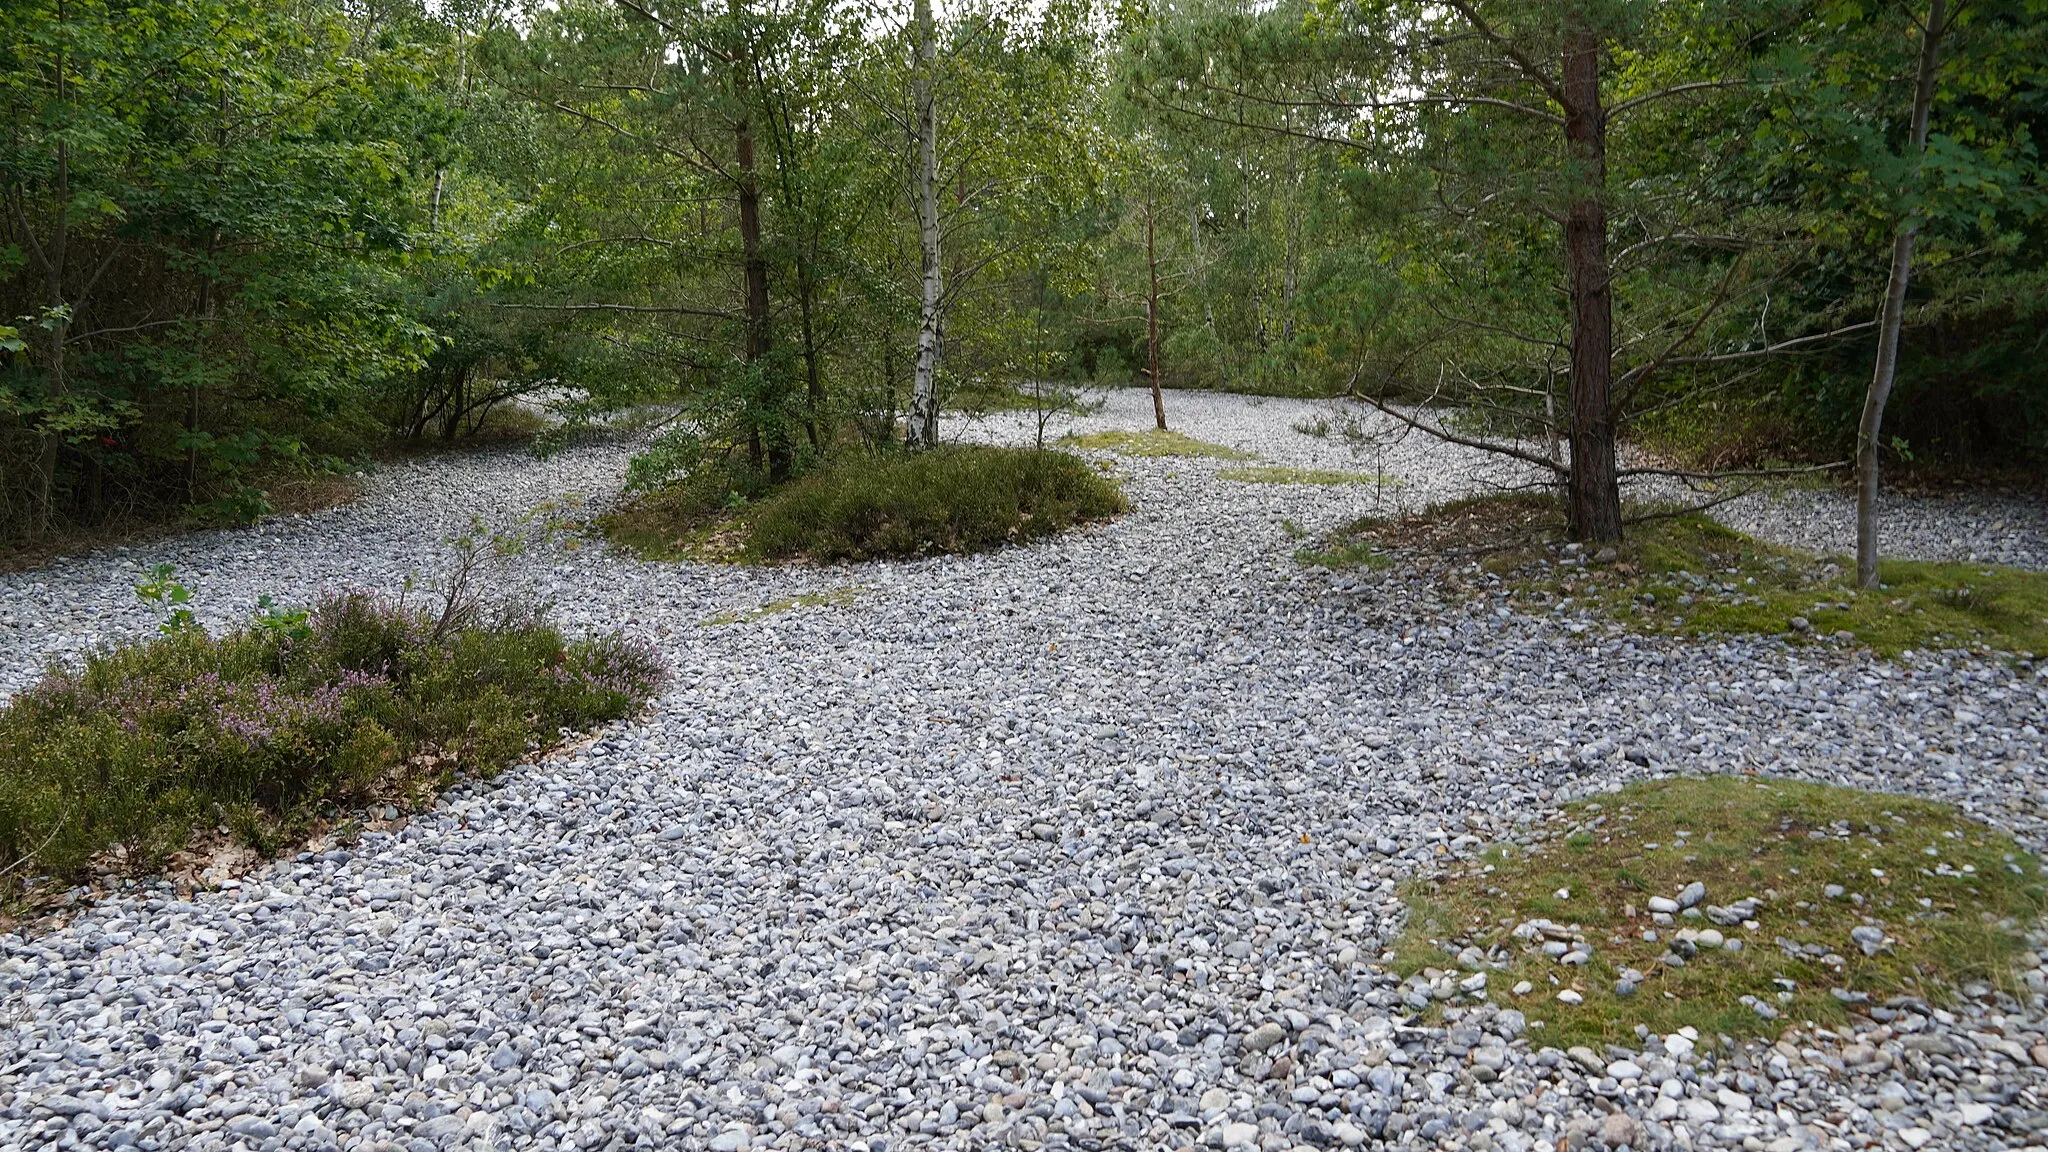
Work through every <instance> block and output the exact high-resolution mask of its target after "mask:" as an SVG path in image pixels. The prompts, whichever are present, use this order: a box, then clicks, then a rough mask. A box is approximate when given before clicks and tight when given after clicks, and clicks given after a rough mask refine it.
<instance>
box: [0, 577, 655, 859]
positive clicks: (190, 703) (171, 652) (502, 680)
mask: <svg viewBox="0 0 2048 1152" xmlns="http://www.w3.org/2000/svg"><path fill="white" fill-rule="evenodd" d="M665 676H666V673H665V671H664V669H663V667H662V664H661V661H660V659H659V657H657V656H656V655H655V653H654V652H653V651H652V649H650V648H648V647H646V646H644V645H642V644H640V643H639V642H637V641H632V640H627V639H623V638H620V637H604V638H600V639H595V640H577V641H570V640H566V639H565V638H564V637H563V636H562V634H561V633H560V632H558V631H557V630H555V629H554V628H553V627H551V626H549V625H547V624H546V623H544V622H542V621H541V620H540V619H538V618H537V617H535V616H533V615H531V614H528V615H524V616H521V615H500V616H499V617H497V618H495V619H484V618H481V617H461V618H450V617H448V616H446V615H445V614H443V615H437V614H435V613H431V612H428V611H425V610H422V609H420V608H417V607H414V606H409V605H405V604H402V603H392V602H390V601H387V600H384V599H381V598H379V597H377V596H374V595H372V594H369V593H363V592H350V593H343V594H339V595H334V596H330V597H329V598H327V599H325V600H323V601H321V602H320V603H319V604H317V605H316V606H314V607H313V608H312V609H311V610H310V611H308V612H305V613H299V612H293V611H286V610H282V609H279V608H277V607H276V606H274V605H273V606H267V607H266V610H265V612H264V613H263V615H261V616H260V617H258V618H257V619H256V620H255V621H254V622H252V623H251V624H250V625H248V626H247V627H244V628H241V629H238V630H236V631H234V632H231V633H228V634H227V635H224V636H220V637H214V636H209V635H207V634H206V633H205V632H203V631H201V630H199V629H198V628H196V627H169V626H167V627H166V629H165V631H164V632H163V633H162V634H161V635H158V636H155V637H152V638H150V639H147V640H142V641H136V642H130V643H126V644H121V645H117V646H114V647H111V648H106V649H103V650H101V651H99V652H95V653H93V654H92V655H91V656H89V657H88V658H87V659H86V661H85V663H84V665H83V666H82V667H75V668H74V667H67V666H57V667H53V668H52V669H51V670H50V671H49V672H48V673H46V674H45V675H44V676H43V678H42V680H41V681H39V682H38V683H37V684H36V685H35V686H34V687H33V688H31V689H29V690H28V691H26V692H24V693H22V694H21V695H20V696H19V697H17V698H16V699H15V700H14V701H13V702H11V703H10V704H9V705H8V706H7V707H6V708H5V710H0V864H10V865H13V866H14V867H13V871H14V872H15V873H16V874H18V875H17V878H19V874H25V873H41V874H46V875H51V876H58V877H69V876H76V875H78V874H80V873H81V872H83V871H84V870H85V869H86V868H87V866H88V864H89V862H90V861H91V860H92V858H93V857H94V856H96V855H98V854H99V853H102V852H104V851H107V850H109V849H115V848H119V849H121V850H122V851H123V852H124V853H125V855H126V858H127V860H128V861H129V862H130V863H133V864H142V865H147V864H149V863H151V862H154V861H156V860H160V859H162V858H163V857H164V856H165V855H166V854H168V853H170V852H173V851H176V850H177V849H179V848H180V847H183V846H185V845H186V844H187V843H189V842H190V841H191V839H192V836H193V834H194V832H195V831H198V830H200V829H202V828H205V827H207V826H210V825H214V824H219V823H227V824H230V825H234V826H235V827H236V828H237V829H238V830H244V829H245V826H247V827H264V828H269V829H273V830H275V829H282V830H284V831H286V832H289V830H290V829H291V828H293V827H294V826H297V825H301V824H303V823H304V822H305V821H306V820H308V819H309V818H311V817H312V816H314V815H316V814H317V813H319V812H320V811H321V810H322V809H325V808H329V807H331V806H333V805H336V804H341V803H347V802H349V801H352V800H361V799H367V798H369V797H371V796H376V795H389V794H391V793H394V792H408V791H411V790H414V789H417V788H419V787H421V786H423V785H437V784H439V783H442V782H445V780H446V778H447V777H448V775H449V774H450V773H451V771H452V769H453V768H455V767H458V766H459V767H462V768H466V769H468V770H470V771H473V772H481V773H491V772H495V771H497V770H499V769H501V768H503V767H504V766H505V765H506V764H508V763H510V762H511V761H513V760H515V759H516V758H518V757H519V756H520V755H521V754H523V753H524V752H525V751H526V750H527V749H528V748H531V747H535V746H539V745H544V744H547V743H549V742H551V741H553V740H554V739H555V738H556V736H557V734H558V733H559V731H560V730H561V729H564V728H581V727H587V726H589V725H592V724H595V723H598V722H601V721H605V720H611V719H615V718H617V717H619V716H622V715H625V714H626V713H628V712H629V711H631V710H632V709H633V708H634V707H635V706H637V705H638V704H639V703H640V702H641V701H643V700H645V699H647V698H648V697H649V696H651V695H653V694H654V692H656V691H657V690H658V689H659V688H660V686H661V684H662V682H663V680H664V679H665ZM252 812H253V813H255V814H256V815H257V817H259V818H257V819H255V820H254V821H253V823H252V820H251V813H252ZM245 834H246V833H245Z"/></svg>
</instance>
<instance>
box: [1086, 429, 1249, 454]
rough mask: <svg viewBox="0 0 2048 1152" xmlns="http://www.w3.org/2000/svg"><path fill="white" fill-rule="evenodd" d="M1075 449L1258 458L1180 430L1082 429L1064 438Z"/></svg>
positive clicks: (1123, 452) (1122, 452) (1121, 452)
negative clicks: (1097, 430)
mask: <svg viewBox="0 0 2048 1152" xmlns="http://www.w3.org/2000/svg"><path fill="white" fill-rule="evenodd" d="M1063 442H1064V443H1067V444H1071V445H1073V446H1075V447H1076V448H1100V449H1106V450H1108V451H1111V452H1117V453H1120V454H1122V455H1125V456H1200V457H1206V458H1208V459H1211V460H1257V459H1258V456H1256V455H1254V454H1253V453H1250V452H1246V451H1243V450H1242V449H1238V448H1232V447H1230V446H1229V445H1227V444H1211V443H1209V442H1208V441H1206V440H1197V439H1195V438H1194V437H1192V436H1183V435H1182V434H1180V433H1179V432H1160V431H1156V430H1155V431H1151V432H1085V433H1080V434H1078V435H1074V436H1069V437H1067V438H1066V439H1065V441H1063Z"/></svg>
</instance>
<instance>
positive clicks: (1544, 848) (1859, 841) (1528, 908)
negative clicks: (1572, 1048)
mask: <svg viewBox="0 0 2048 1152" xmlns="http://www.w3.org/2000/svg"><path fill="white" fill-rule="evenodd" d="M1693 883H1699V884H1703V885H1704V886H1705V890H1706V894H1705V897H1704V899H1702V900H1701V901H1700V902H1699V903H1698V904H1697V905H1695V906H1693V908H1692V909H1691V910H1690V911H1681V912H1679V913H1676V914H1673V913H1670V912H1668V911H1653V910H1652V908H1651V906H1650V901H1651V899H1652V898H1657V899H1659V900H1660V901H1661V900H1671V901H1674V902H1676V901H1677V900H1678V898H1679V897H1680V895H1681V893H1682V892H1683V891H1684V889H1685V888H1686V886H1687V885H1689V884H1693ZM1407 896H1408V905H1409V920H1408V927H1407V929H1406V932H1405V934H1404V936H1403V937H1402V938H1401V940H1400V941H1399V942H1398V944H1397V945H1396V964H1397V967H1398V968H1399V969H1400V970H1401V971H1402V972H1403V973H1404V975H1406V976H1407V977H1408V979H1409V985H1408V989H1409V996H1410V998H1411V1003H1420V1002H1422V1001H1424V1000H1428V1001H1433V1002H1446V1001H1448V1002H1455V1001H1457V1000H1460V999H1471V998H1476V997H1478V996H1481V995H1483V996H1485V997H1487V998H1489V999H1491V1000H1493V1001H1494V1002H1496V1003H1499V1004H1501V1005H1503V1006H1508V1007H1516V1008H1520V1009H1522V1010H1524V1011H1525V1012H1527V1013H1528V1015H1529V1016H1530V1018H1531V1019H1532V1020H1536V1019H1540V1020H1543V1021H1544V1022H1545V1024H1546V1028H1547V1031H1546V1033H1545V1035H1546V1037H1547V1039H1546V1042H1547V1043H1552V1044H1557V1045H1559V1046H1562V1045H1564V1044H1577V1043H1587V1044H1595V1045H1597V1044H1600V1043H1603V1042H1624V1043H1627V1042H1631V1041H1632V1038H1633V1036H1634V1029H1635V1027H1636V1025H1638V1024H1643V1025H1647V1026H1648V1027H1649V1028H1651V1029H1652V1030H1654V1031H1657V1032H1659V1033H1671V1032H1675V1031H1677V1030H1679V1029H1680V1028H1683V1027H1688V1026H1689V1027H1693V1028H1696V1029H1699V1030H1700V1031H1701V1032H1702V1033H1706V1034H1709V1035H1712V1034H1715V1033H1720V1034H1725V1035H1728V1036H1731V1037H1736V1036H1768V1035H1775V1034H1776V1033H1777V1032H1779V1031H1781V1030H1782V1029H1783V1028H1784V1027H1785V1026H1786V1025H1787V1024H1788V1023H1794V1022H1812V1023H1815V1024H1820V1025H1823V1026H1833V1025H1837V1024H1841V1023H1844V1022H1846V1021H1847V1020H1848V1018H1849V1016H1850V1015H1851V1014H1852V1013H1866V1012H1869V1011H1871V1010H1872V1008H1873V1007H1877V1006H1881V1005H1883V1004H1884V1003H1885V1002H1886V1001H1888V1000H1893V999H1895V998H1898V997H1912V998H1919V999H1924V1000H1931V1001H1941V1000H1949V999H1952V998H1953V997H1954V996H1956V995H1957V994H1964V995H1972V996H1983V995H1988V994H1989V993H1990V992H1991V991H1993V990H1994V989H1996V990H2003V991H2006V992H2008V993H2012V994H2015V995H2018V994H2020V993H2022V992H2023V991H2024V989H2023V988H2022V987H2021V986H2020V985H2019V984H2018V982H2017V981H2016V979H2015V976H2014V965H2015V962H2016V960H2017V959H2018V957H2019V956H2020V954H2021V952H2022V951H2023V950H2024V948H2025V941H2024V938H2023V933H2024V932H2026V931H2027V930H2028V929H2030V928H2031V927H2032V926H2033V925H2034V924H2035V923H2037V922H2038V921H2039V919H2040V917H2041V916H2042V914H2043V913H2044V912H2048V893H2044V890H2043V887H2042V874H2041V869H2040V866H2039V864H2038V863H2037V862H2036V861H2035V860H2034V859H2033V858H2032V857H2030V856H2028V855H2027V854H2026V853H2025V852H2023V851H2022V850H2021V849H2020V848H2019V846H2018V845H2017V844H2016V843H2014V841H2013V839H2012V838H2011V837H2010V836H2007V835H2005V834H2004V833H2001V832H1998V831H1995V830H1993V829H1991V828H1988V827H1986V826H1984V825H1982V824H1979V823H1977V822H1975V821H1972V820H1970V819H1967V818H1965V817H1964V816H1963V815H1962V814H1961V813H1959V812H1958V811H1957V810H1956V809H1955V808H1953V807H1951V806H1949V805H1946V804H1939V803H1934V802H1931V801H1926V800H1917V799H1910V798H1906V797H1900V796H1890V795H1884V794H1882V793H1871V792H1860V791H1855V790H1852V789H1846V788H1836V787H1830V786H1825V785H1817V784H1806V783H1799V782H1795V781H1788V780H1775V779H1760V778H1752V777H1734V776H1718V777H1710V778H1706V779H1673V780H1661V781H1653V782H1649V783H1642V784H1633V785H1630V786H1628V787H1627V788H1624V789H1622V790H1621V791H1619V792H1616V793H1613V794H1610V795H1607V796H1602V797H1600V798H1598V799H1597V800H1593V801H1587V802H1582V803H1578V804H1573V805H1571V806H1569V807H1568V808H1567V809H1565V811H1564V812H1563V813H1562V814H1561V815H1559V816H1558V817H1557V818H1555V819H1554V820H1553V821H1552V822H1550V823H1549V824H1548V825H1547V826H1544V827H1542V828H1541V829H1540V831H1539V832H1538V833H1537V834H1536V835H1534V836H1532V837H1530V838H1529V839H1528V841H1527V842H1526V843H1522V844H1503V845H1497V846H1495V847H1493V848H1491V849H1489V850H1487V852H1486V853H1485V854H1484V856H1483V857H1481V858H1480V859H1478V860H1476V861H1472V862H1467V863H1462V864H1459V865H1456V866H1454V867H1453V868H1452V870H1451V871H1450V872H1449V873H1448V874H1447V875H1445V876H1442V877H1440V878H1438V879H1435V880H1431V881H1426V882H1418V883H1416V884H1414V885H1413V886H1411V888H1410V889H1409V891H1408V894H1407ZM1660 907H1662V905H1661V904H1660ZM1578 942H1583V943H1584V944H1585V945H1588V946H1590V948H1591V955H1590V957H1589V958H1588V959H1587V960H1586V961H1585V962H1584V963H1582V964H1568V963H1565V962H1563V961H1562V960H1560V959H1559V958H1557V957H1555V956H1552V955H1549V954H1546V953H1545V951H1544V945H1545V944H1550V945H1551V946H1552V950H1553V951H1557V950H1559V949H1560V947H1561V948H1562V950H1563V951H1565V953H1566V954H1567V955H1569V954H1570V952H1571V950H1573V949H1574V947H1575V946H1576V945H1577V943H1578ZM1866 942H1867V944H1868V946H1867V947H1866ZM1481 972H1483V973H1485V976H1486V979H1485V983H1484V987H1483V988H1478V989H1467V988H1465V987H1464V986H1463V985H1465V984H1466V983H1468V982H1470V981H1471V980H1472V977H1473V974H1475V973H1481ZM1621 980H1628V981H1629V983H1630V985H1632V988H1630V989H1627V990H1623V989H1621V988H1618V986H1617V981H1621ZM1523 983H1526V984H1527V985H1529V988H1528V990H1527V991H1526V992H1522V993H1519V994H1518V993H1517V992H1516V991H1515V989H1516V988H1517V987H1519V986H1520V985H1521V984H1523ZM1566 992H1570V993H1574V994H1576V995H1577V996H1578V997H1579V998H1581V1001H1582V1002H1580V1003H1578V1004H1572V1003H1569V1002H1568V1001H1569V999H1570V997H1569V996H1565V997H1563V998H1560V996H1561V994H1563V993H1566ZM1879 1011H1880V1013H1881V1012H1882V1009H1881V1008H1879Z"/></svg>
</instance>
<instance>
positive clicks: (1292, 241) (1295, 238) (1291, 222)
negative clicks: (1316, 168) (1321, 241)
mask: <svg viewBox="0 0 2048 1152" xmlns="http://www.w3.org/2000/svg"><path fill="white" fill-rule="evenodd" d="M1299 152H1300V142H1299V141H1297V140H1294V139H1292V138H1290V139H1289V140H1288V141H1287V195H1286V196H1284V197H1283V198H1282V199H1281V201H1280V210H1281V212H1282V213H1284V216H1283V217H1282V219H1281V221H1280V236H1281V241H1280V345H1281V347H1282V348H1283V349H1285V350H1288V352H1289V356H1288V366H1289V369H1290V372H1291V370H1292V367H1293V356H1292V351H1291V350H1292V349H1293V347H1294V290H1295V288H1296V286H1297V284H1298V283H1299V281H1300V275H1301V273H1300V264H1301V222H1300V219H1299V200H1298V196H1297V194H1298V193H1299V191H1300V188H1299V185H1300V183H1301V166H1300V156H1299Z"/></svg>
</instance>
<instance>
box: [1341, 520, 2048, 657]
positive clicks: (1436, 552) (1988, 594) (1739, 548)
mask: <svg viewBox="0 0 2048 1152" xmlns="http://www.w3.org/2000/svg"><path fill="white" fill-rule="evenodd" d="M1303 558H1304V561H1305V562H1308V563H1316V564H1324V565H1326V566H1330V567H1347V566H1355V565H1358V564H1369V565H1371V566H1374V567H1382V566H1386V564H1388V563H1392V562H1394V561H1395V560H1397V559H1398V560H1401V561H1406V562H1409V563H1412V564H1415V565H1418V566H1423V567H1434V568H1436V569H1438V570H1439V572H1440V574H1441V575H1442V576H1443V578H1444V580H1445V583H1446V584H1447V585H1449V586H1451V587H1453V588H1454V589H1462V590H1463V591H1466V592H1468V593H1471V594H1474V595H1502V594H1504V595H1506V596H1507V597H1508V598H1510V599H1511V600H1512V601H1513V602H1514V603H1515V604H1516V605H1517V606H1519V607H1521V608H1522V609H1524V610H1527V611H1544V612H1550V611H1557V610H1560V609H1564V610H1569V609H1572V608H1589V609H1592V610H1594V611H1596V612H1598V613H1600V614H1602V615H1604V616H1606V617H1608V618H1609V619H1612V620H1615V621H1618V622H1620V623H1621V624H1623V625H1626V626H1627V627H1629V628H1631V629H1633V630H1635V631H1638V632H1647V633H1662V634H1670V635H1683V636H1715V635H1727V634H1737V633H1748V634H1760V635H1782V636H1784V637H1785V638H1787V639H1789V640H1792V641H1794V642H1796V643H1812V642H1823V641H1825V642H1835V643H1856V644H1864V645H1868V646H1869V647H1870V648H1871V649H1873V650H1875V651H1876V652H1878V653H1880V654H1882V655H1886V656H1895V655H1897V654H1899V653H1901V652H1905V651H1908V650H1911V649H1954V648H1971V649H1990V650H1995V651H2001V652H2012V653H2020V654H2039V653H2044V652H2048V573H2044V572H2032V571H2027V570H2024V569H2018V568H2006V567H2000V566H1996V565H1990V564H1975V563H1960V562H1948V563H1934V562H1927V561H1918V560H1888V561H1885V562H1884V563H1882V564H1880V565H1879V566H1878V576H1879V583H1880V587H1879V588H1877V589H1874V590H1871V591H1862V590H1859V589H1857V588H1855V587H1854V586H1853V579H1852V577H1853V572H1854V565H1853V564H1852V563H1851V562H1850V561H1849V560H1848V559H1847V558H1843V557H1836V558H1828V557H1821V556H1815V555H1812V554H1810V553H1804V552H1799V551H1797V550H1794V549H1790V548H1781V547H1778V546H1776V545H1773V544H1767V543H1764V542H1763V541H1760V540H1756V539H1754V538H1752V537H1749V536H1746V535H1743V534H1742V533H1740V532H1736V531H1734V530H1733V529H1730V528H1727V527H1725V526H1723V525H1721V524H1719V523H1717V522H1715V521H1714V520H1712V519H1710V518H1708V517H1706V516H1704V515H1700V514H1696V513H1695V514H1686V515H1675V516H1671V515H1665V516H1659V517H1658V518H1655V519H1645V520H1642V521H1640V522H1638V523H1636V524H1633V525H1631V526H1630V527H1629V529H1628V532H1627V539H1626V540H1625V541H1624V542H1623V543H1622V544H1621V545H1619V546H1618V547H1616V548H1614V549H1612V550H1611V551H1610V550H1605V549H1596V548H1580V547H1578V546H1576V545H1571V544H1567V543H1565V542H1564V540H1563V523H1562V521H1561V519H1560V517H1559V516H1558V513H1557V506H1556V503H1555V501H1553V500H1551V499H1549V498H1547V497H1538V496H1529V495H1520V496H1508V497H1484V498H1479V499H1474V500H1465V501H1460V502H1457V503H1454V504H1446V505H1443V506H1440V507H1437V508H1432V509H1430V510H1429V511H1426V512H1422V513H1419V514H1416V515H1412V516H1406V517H1400V518H1395V519H1376V520H1362V521H1360V522H1358V523H1357V524H1355V525H1353V526H1352V527H1351V528H1349V529H1347V530H1346V531H1345V532H1343V533H1340V534H1338V535H1337V536H1336V537H1334V538H1332V539H1331V540H1329V541H1326V542H1325V543H1324V545H1323V547H1321V548H1318V549H1314V550H1309V551H1306V552H1304V553H1303ZM1475 561H1476V562H1477V564H1478V566H1479V572H1478V573H1477V575H1476V578H1475V576H1474V574H1473V573H1472V572H1471V571H1470V566H1471V564H1472V563H1473V562H1475Z"/></svg>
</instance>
